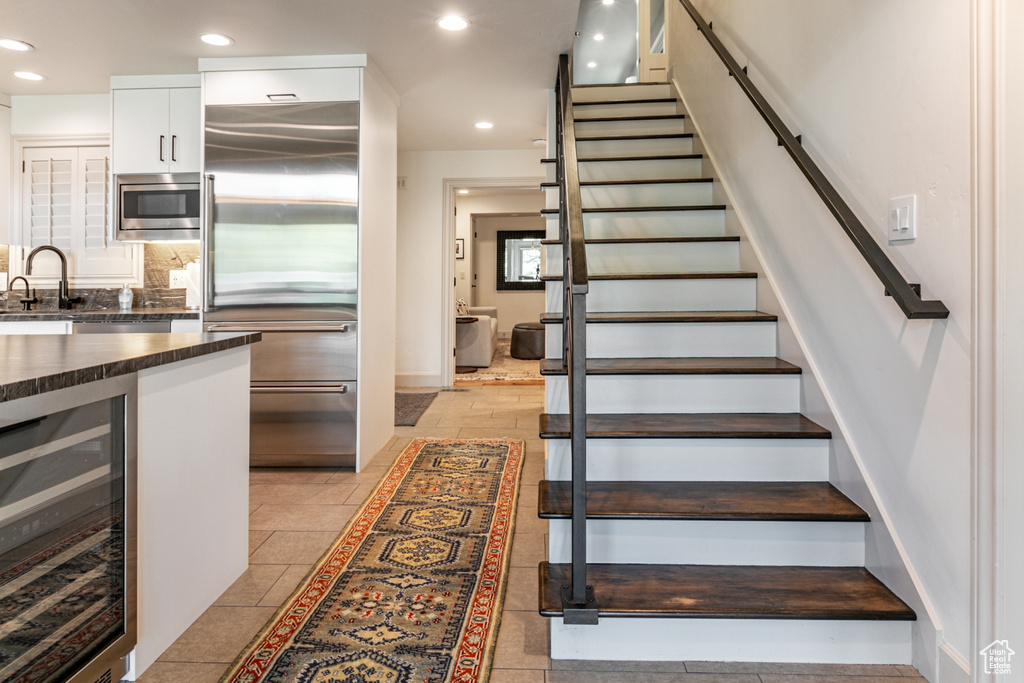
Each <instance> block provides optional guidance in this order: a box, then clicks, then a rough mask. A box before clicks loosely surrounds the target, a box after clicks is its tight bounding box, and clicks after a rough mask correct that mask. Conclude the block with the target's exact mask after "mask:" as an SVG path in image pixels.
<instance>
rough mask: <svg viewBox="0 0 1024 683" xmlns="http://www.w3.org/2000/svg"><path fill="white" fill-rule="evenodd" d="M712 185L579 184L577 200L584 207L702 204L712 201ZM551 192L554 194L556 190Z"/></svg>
mask: <svg viewBox="0 0 1024 683" xmlns="http://www.w3.org/2000/svg"><path fill="white" fill-rule="evenodd" d="M712 185H713V184H712V183H704V182H697V183H658V184H652V185H595V186H584V187H581V188H580V200H581V201H582V202H583V208H584V209H602V208H618V207H623V206H706V205H708V204H711V203H712ZM552 192H554V194H557V190H552ZM549 193H550V192H549ZM552 208H554V207H552Z"/></svg>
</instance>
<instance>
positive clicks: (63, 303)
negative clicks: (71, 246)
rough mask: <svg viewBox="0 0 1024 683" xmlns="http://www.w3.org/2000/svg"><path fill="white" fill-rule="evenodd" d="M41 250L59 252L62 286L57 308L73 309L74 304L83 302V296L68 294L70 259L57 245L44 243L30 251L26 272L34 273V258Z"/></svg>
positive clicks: (58, 293)
mask: <svg viewBox="0 0 1024 683" xmlns="http://www.w3.org/2000/svg"><path fill="white" fill-rule="evenodd" d="M41 251H52V252H53V253H55V254H57V256H58V258H60V287H59V288H58V290H57V308H61V309H65V310H71V307H72V306H74V305H75V304H80V303H82V297H80V296H76V297H71V296H68V295H69V294H70V292H69V291H68V259H67V257H66V256H64V252H63V251H61V250H60V249H58V248H57V247H52V246H50V245H49V244H44V245H43V246H41V247H36V248H35V249H33V250H32V251H31V252H30V253H29V255H28V259H27V260H26V261H25V274H26V275H31V274H32V259H34V258H35V257H36V254H38V253H39V252H41Z"/></svg>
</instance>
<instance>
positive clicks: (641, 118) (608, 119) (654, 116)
mask: <svg viewBox="0 0 1024 683" xmlns="http://www.w3.org/2000/svg"><path fill="white" fill-rule="evenodd" d="M685 118H686V114H648V115H643V116H595V117H593V118H582V119H581V118H574V119H573V123H576V124H577V125H578V124H580V123H588V122H595V123H598V122H599V123H609V122H615V121H657V120H660V119H665V120H671V119H685Z"/></svg>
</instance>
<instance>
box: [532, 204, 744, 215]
mask: <svg viewBox="0 0 1024 683" xmlns="http://www.w3.org/2000/svg"><path fill="white" fill-rule="evenodd" d="M650 211H725V204H696V205H684V206H601V207H590V208H584V209H583V213H641V212H650ZM540 213H541V215H544V216H546V215H549V214H553V215H556V216H557V215H558V209H541V210H540Z"/></svg>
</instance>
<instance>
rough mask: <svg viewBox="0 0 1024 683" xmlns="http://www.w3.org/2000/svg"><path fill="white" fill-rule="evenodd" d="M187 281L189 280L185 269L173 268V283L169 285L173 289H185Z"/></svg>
mask: <svg viewBox="0 0 1024 683" xmlns="http://www.w3.org/2000/svg"><path fill="white" fill-rule="evenodd" d="M186 282H188V280H186V276H185V271H184V270H172V271H171V283H170V284H169V285H168V287H170V288H171V289H185V287H186V286H187V285H186V284H185V283H186Z"/></svg>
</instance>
